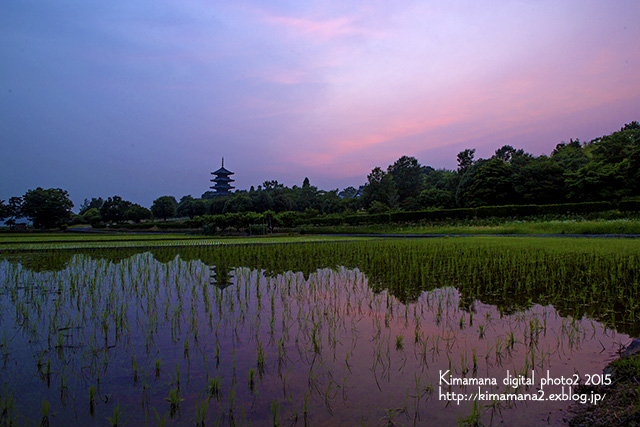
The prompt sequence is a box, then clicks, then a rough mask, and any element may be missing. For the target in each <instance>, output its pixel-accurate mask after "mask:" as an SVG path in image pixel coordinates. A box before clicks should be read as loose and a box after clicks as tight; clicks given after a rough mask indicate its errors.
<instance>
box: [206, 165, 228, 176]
mask: <svg viewBox="0 0 640 427" xmlns="http://www.w3.org/2000/svg"><path fill="white" fill-rule="evenodd" d="M211 173H212V174H215V175H233V172H231V171H230V170H227V169H225V168H224V166H222V167H221V168H220V169H218V170H217V171H215V172H211Z"/></svg>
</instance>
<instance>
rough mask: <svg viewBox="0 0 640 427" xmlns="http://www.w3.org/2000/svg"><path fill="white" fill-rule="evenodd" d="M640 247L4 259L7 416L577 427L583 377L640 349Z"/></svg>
mask: <svg viewBox="0 0 640 427" xmlns="http://www.w3.org/2000/svg"><path fill="white" fill-rule="evenodd" d="M639 248H640V247H639V246H638V243H636V242H635V241H620V240H617V241H614V240H598V241H594V240H582V239H535V238H507V239H504V238H503V239H500V238H469V239H466V238H454V239H437V240H435V239H434V240H411V241H402V240H388V241H384V240H383V241H370V242H344V243H318V244H299V245H268V246H251V245H249V246H226V247H190V248H184V249H175V248H174V249H152V250H149V251H145V250H132V249H120V250H98V249H95V250H90V251H83V252H72V251H57V252H56V251H46V252H37V251H36V252H28V253H4V254H0V325H1V326H0V378H1V380H0V382H1V383H0V414H1V415H0V416H1V417H2V423H6V424H10V423H12V422H15V423H16V424H19V425H22V424H40V423H41V422H44V423H45V424H46V423H49V424H50V425H70V424H77V425H91V424H95V425H104V424H107V425H108V424H109V423H111V424H112V425H115V424H119V425H130V424H147V425H163V424H167V425H175V424H178V425H238V426H239V425H249V424H250V425H354V424H361V425H437V424H440V425H450V424H455V423H459V424H468V425H473V424H474V423H478V422H482V423H484V424H491V423H494V424H499V423H507V424H512V423H514V422H516V421H517V422H518V424H519V425H547V424H551V425H557V424H561V423H563V420H565V419H567V418H568V417H569V415H570V414H568V412H567V410H568V408H569V406H570V404H571V403H572V402H574V401H575V400H576V399H578V400H579V399H580V398H582V397H581V395H579V394H577V393H576V390H575V387H574V385H573V384H572V382H573V381H579V382H580V383H583V384H584V383H585V381H588V380H591V381H605V380H606V378H604V377H603V376H602V370H603V368H604V367H605V365H606V364H607V363H608V361H610V360H611V359H613V358H614V357H616V355H617V351H618V350H619V349H620V347H621V346H623V345H625V344H627V343H628V342H629V341H630V337H637V336H638V331H639V327H640V320H639V312H638V311H639V309H640V307H639V304H638V302H639V301H640V299H639V298H640V289H639V286H638V283H639V281H640V267H639V265H640V250H638V249H639ZM543 379H545V380H546V381H548V382H549V383H548V384H546V385H544V386H542V384H541V381H543ZM489 394H490V395H492V399H485V397H486V396H487V395H489ZM480 395H482V397H481V396H480ZM553 395H557V396H559V397H558V398H557V399H554V400H550V399H549V398H550V396H553ZM500 396H502V397H501V398H500ZM536 396H537V398H539V400H533V399H536ZM563 396H564V398H563ZM576 396H578V397H576ZM582 396H583V397H584V395H582ZM589 397H590V396H586V398H589ZM460 399H463V400H460ZM577 404H580V403H579V402H578V403H577Z"/></svg>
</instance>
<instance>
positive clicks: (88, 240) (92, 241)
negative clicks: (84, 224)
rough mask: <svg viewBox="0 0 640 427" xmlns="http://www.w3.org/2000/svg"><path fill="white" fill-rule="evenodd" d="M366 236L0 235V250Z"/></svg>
mask: <svg viewBox="0 0 640 427" xmlns="http://www.w3.org/2000/svg"><path fill="white" fill-rule="evenodd" d="M363 239H367V238H366V237H357V236H356V237H338V236H312V235H309V236H253V237H212V236H194V235H187V234H137V233H117V234H116V233H114V234H108V233H104V234H102V233H101V234H98V233H87V234H79V233H33V234H31V233H29V234H22V233H21V234H2V235H0V251H23V250H41V249H42V250H50V249H84V248H105V249H107V248H136V247H145V248H147V247H148V248H152V247H176V246H215V245H246V244H276V243H306V242H329V241H331V242H334V241H347V240H363Z"/></svg>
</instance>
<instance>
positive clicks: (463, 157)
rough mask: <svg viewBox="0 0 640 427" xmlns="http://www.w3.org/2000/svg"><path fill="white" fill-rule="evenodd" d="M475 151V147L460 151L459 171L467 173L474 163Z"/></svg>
mask: <svg viewBox="0 0 640 427" xmlns="http://www.w3.org/2000/svg"><path fill="white" fill-rule="evenodd" d="M475 153H476V149H475V148H467V149H466V150H463V151H461V152H459V153H458V173H461V174H462V173H465V172H466V171H467V169H469V168H470V167H471V166H472V165H473V163H474V160H473V156H474V155H475Z"/></svg>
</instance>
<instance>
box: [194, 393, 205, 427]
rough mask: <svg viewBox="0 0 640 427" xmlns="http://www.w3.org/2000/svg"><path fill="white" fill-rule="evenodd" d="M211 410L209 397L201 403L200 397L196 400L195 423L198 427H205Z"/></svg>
mask: <svg viewBox="0 0 640 427" xmlns="http://www.w3.org/2000/svg"><path fill="white" fill-rule="evenodd" d="M208 409H209V397H205V398H204V399H203V400H202V401H200V397H197V398H196V413H195V416H194V421H195V424H196V425H197V426H200V427H204V425H205V419H206V418H207V410H208Z"/></svg>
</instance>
